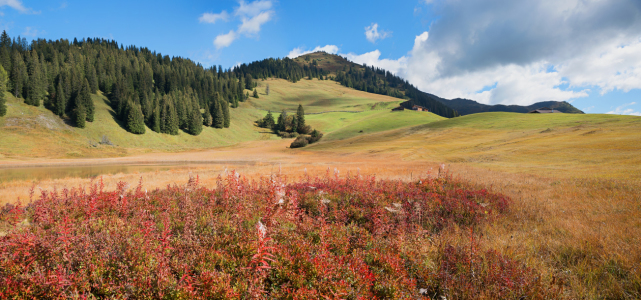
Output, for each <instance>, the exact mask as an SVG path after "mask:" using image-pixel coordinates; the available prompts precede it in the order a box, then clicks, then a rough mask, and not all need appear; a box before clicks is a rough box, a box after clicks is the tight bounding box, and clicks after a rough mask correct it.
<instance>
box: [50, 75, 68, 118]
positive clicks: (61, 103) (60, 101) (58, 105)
mask: <svg viewBox="0 0 641 300" xmlns="http://www.w3.org/2000/svg"><path fill="white" fill-rule="evenodd" d="M66 107H67V99H66V97H65V91H64V90H63V89H62V81H61V80H58V87H57V88H56V98H55V99H54V101H53V108H54V111H53V113H55V114H56V115H58V116H60V117H63V116H64V115H65V109H66Z"/></svg>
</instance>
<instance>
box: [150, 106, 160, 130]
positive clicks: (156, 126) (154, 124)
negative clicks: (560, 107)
mask: <svg viewBox="0 0 641 300" xmlns="http://www.w3.org/2000/svg"><path fill="white" fill-rule="evenodd" d="M151 130H153V131H155V132H158V133H160V108H159V107H155V108H154V112H153V113H152V117H151Z"/></svg>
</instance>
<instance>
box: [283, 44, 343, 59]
mask: <svg viewBox="0 0 641 300" xmlns="http://www.w3.org/2000/svg"><path fill="white" fill-rule="evenodd" d="M318 51H323V52H327V53H329V54H336V53H338V47H337V46H335V45H326V46H323V47H321V46H317V47H316V48H314V49H312V50H304V49H303V48H301V47H299V48H295V49H294V50H292V51H290V52H289V54H287V57H289V58H296V57H299V56H301V55H305V54H309V53H314V52H318Z"/></svg>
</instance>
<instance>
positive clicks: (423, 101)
mask: <svg viewBox="0 0 641 300" xmlns="http://www.w3.org/2000/svg"><path fill="white" fill-rule="evenodd" d="M294 61H295V62H297V63H298V64H299V65H300V66H301V67H303V69H305V70H307V69H309V70H311V69H312V68H314V69H318V70H321V71H322V72H324V73H327V74H331V75H333V76H334V77H332V79H333V80H335V81H337V82H339V83H341V84H342V85H344V86H346V87H350V88H354V89H357V90H361V91H365V92H369V93H375V94H381V95H388V96H392V97H396V98H400V99H405V100H407V101H406V102H403V103H402V104H401V105H402V106H404V107H405V108H408V109H409V108H411V107H412V106H414V105H419V106H423V107H426V108H428V109H429V110H430V111H431V112H433V113H435V114H437V115H440V116H443V117H447V118H451V117H454V116H459V115H469V114H474V113H479V112H494V111H503V112H517V113H528V112H530V111H532V110H535V109H538V108H541V107H549V108H552V109H556V110H559V111H561V112H564V113H576V114H582V113H583V112H582V111H580V110H579V109H577V108H576V107H574V106H572V105H571V104H569V103H567V102H558V101H545V102H539V103H535V104H532V105H529V106H520V105H486V104H481V103H478V102H476V101H474V100H468V99H460V98H457V99H452V100H448V99H443V98H441V97H438V96H436V95H432V94H429V93H425V92H423V91H420V90H419V89H418V88H416V87H415V86H413V85H411V84H410V83H409V82H407V81H406V80H404V79H402V78H400V77H398V76H395V75H394V74H391V73H390V72H389V71H385V70H383V69H379V68H376V67H372V66H366V65H359V64H356V63H353V62H351V61H349V60H347V59H345V58H344V57H341V56H338V55H333V54H328V53H325V52H315V53H310V54H306V55H302V56H299V57H297V58H295V59H294Z"/></svg>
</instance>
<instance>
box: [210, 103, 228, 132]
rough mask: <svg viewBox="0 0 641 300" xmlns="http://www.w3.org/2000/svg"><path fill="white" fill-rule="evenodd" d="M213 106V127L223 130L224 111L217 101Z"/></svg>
mask: <svg viewBox="0 0 641 300" xmlns="http://www.w3.org/2000/svg"><path fill="white" fill-rule="evenodd" d="M212 106H213V107H215V109H214V110H213V114H212V118H213V122H212V127H214V128H223V127H224V126H225V117H224V115H223V109H222V107H221V106H220V101H216V102H215V103H214V104H213V105H212Z"/></svg>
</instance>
